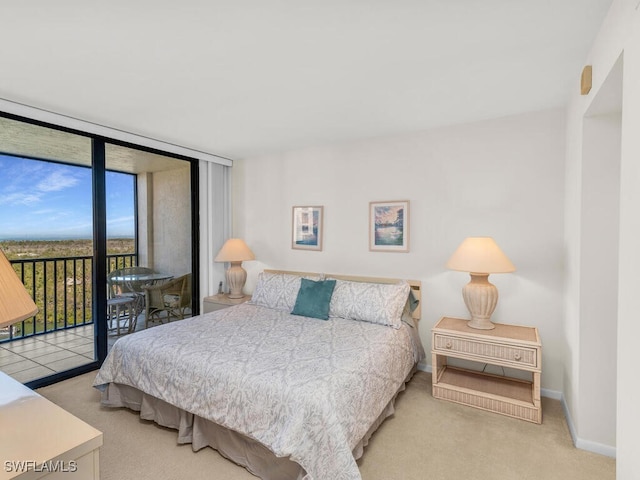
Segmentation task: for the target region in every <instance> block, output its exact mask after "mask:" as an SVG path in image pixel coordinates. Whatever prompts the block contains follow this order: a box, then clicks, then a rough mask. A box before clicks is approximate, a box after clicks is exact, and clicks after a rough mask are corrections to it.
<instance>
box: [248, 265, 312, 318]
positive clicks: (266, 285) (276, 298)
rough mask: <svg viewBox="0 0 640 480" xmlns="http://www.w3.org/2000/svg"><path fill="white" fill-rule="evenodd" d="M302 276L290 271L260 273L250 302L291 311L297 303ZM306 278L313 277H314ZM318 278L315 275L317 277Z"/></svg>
mask: <svg viewBox="0 0 640 480" xmlns="http://www.w3.org/2000/svg"><path fill="white" fill-rule="evenodd" d="M302 278H303V277H301V276H299V275H290V274H288V273H268V272H262V273H260V275H258V282H257V283H256V288H255V290H254V291H253V295H252V296H251V302H249V303H253V304H255V305H261V306H263V307H268V308H273V309H275V310H284V311H286V312H291V310H293V306H294V305H295V304H296V298H297V297H298V290H300V281H301V279H302ZM304 278H311V279H313V278H314V277H304ZM318 278H319V277H315V279H318Z"/></svg>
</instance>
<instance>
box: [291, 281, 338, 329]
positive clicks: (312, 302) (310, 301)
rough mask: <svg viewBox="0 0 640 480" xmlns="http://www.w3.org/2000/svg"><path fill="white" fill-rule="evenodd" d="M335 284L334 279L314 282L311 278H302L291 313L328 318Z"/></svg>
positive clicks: (322, 318)
mask: <svg viewBox="0 0 640 480" xmlns="http://www.w3.org/2000/svg"><path fill="white" fill-rule="evenodd" d="M335 286H336V281H335V280H322V281H318V282H314V281H313V280H309V279H306V278H303V279H302V281H301V282H300V290H298V297H297V298H296V304H295V305H294V307H293V311H292V312H291V313H292V314H293V315H302V316H304V317H313V318H320V319H321V320H327V319H328V318H329V305H331V295H332V294H333V289H334V287H335Z"/></svg>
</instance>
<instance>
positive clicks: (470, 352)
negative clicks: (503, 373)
mask: <svg viewBox="0 0 640 480" xmlns="http://www.w3.org/2000/svg"><path fill="white" fill-rule="evenodd" d="M433 348H434V349H435V350H438V351H441V352H443V353H446V354H447V355H452V356H455V354H456V353H459V354H463V355H465V356H473V357H476V358H477V359H478V361H483V360H486V361H488V362H494V361H499V362H500V363H511V364H514V365H524V366H529V367H532V368H539V365H538V355H537V349H535V348H527V347H516V346H513V345H502V344H499V343H490V342H487V341H474V340H470V339H468V338H458V337H454V336H449V335H442V334H435V335H434V346H433Z"/></svg>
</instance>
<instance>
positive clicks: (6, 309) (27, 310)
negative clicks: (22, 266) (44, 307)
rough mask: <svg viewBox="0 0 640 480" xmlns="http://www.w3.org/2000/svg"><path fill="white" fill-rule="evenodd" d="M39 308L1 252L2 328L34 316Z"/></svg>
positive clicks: (0, 323) (0, 321) (0, 315)
mask: <svg viewBox="0 0 640 480" xmlns="http://www.w3.org/2000/svg"><path fill="white" fill-rule="evenodd" d="M37 311H38V307H36V304H35V303H34V302H33V299H32V298H31V297H30V296H29V293H28V292H27V290H26V289H25V288H24V285H23V284H22V282H21V281H20V279H19V278H18V276H17V275H16V272H15V270H14V269H13V267H12V266H11V263H9V260H7V257H5V256H4V253H3V252H2V250H0V327H6V326H8V325H11V324H12V323H16V322H20V321H22V320H24V319H26V318H29V317H32V316H34V315H35V314H36V313H37Z"/></svg>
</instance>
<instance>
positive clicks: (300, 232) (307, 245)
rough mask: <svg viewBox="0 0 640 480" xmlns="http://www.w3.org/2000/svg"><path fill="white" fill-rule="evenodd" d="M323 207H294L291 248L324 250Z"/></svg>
mask: <svg viewBox="0 0 640 480" xmlns="http://www.w3.org/2000/svg"><path fill="white" fill-rule="evenodd" d="M323 217H324V207H323V206H321V205H320V206H294V207H293V209H292V221H291V248H294V249H297V250H317V251H321V250H322V234H323V227H322V222H323V219H324V218H323Z"/></svg>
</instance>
